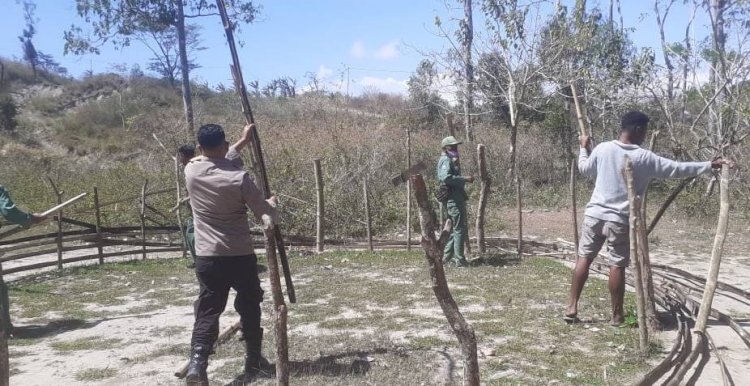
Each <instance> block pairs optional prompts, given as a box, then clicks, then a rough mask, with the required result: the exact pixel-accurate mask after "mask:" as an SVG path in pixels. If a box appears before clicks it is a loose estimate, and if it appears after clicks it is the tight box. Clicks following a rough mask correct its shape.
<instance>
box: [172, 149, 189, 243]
mask: <svg viewBox="0 0 750 386" xmlns="http://www.w3.org/2000/svg"><path fill="white" fill-rule="evenodd" d="M173 158H174V179H175V184H176V185H177V186H176V187H177V190H176V193H175V198H176V199H177V205H176V206H175V208H176V211H177V226H178V227H179V228H180V240H182V257H183V258H185V257H187V237H186V236H187V235H186V234H185V229H184V227H183V226H182V211H181V210H180V208H181V207H182V184H181V183H180V180H181V178H180V177H181V176H180V155H179V154H177V156H175V157H173Z"/></svg>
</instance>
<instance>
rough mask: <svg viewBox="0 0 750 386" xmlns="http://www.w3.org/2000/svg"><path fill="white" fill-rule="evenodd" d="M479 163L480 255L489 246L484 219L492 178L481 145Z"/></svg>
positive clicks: (478, 242) (478, 233)
mask: <svg viewBox="0 0 750 386" xmlns="http://www.w3.org/2000/svg"><path fill="white" fill-rule="evenodd" d="M477 162H478V163H479V165H477V166H478V169H479V180H480V181H481V183H482V187H481V188H480V190H479V205H477V226H476V228H477V229H476V231H477V250H479V253H485V252H487V246H486V245H485V243H484V217H485V212H486V211H487V198H488V197H489V195H490V183H491V181H490V176H489V173H487V157H486V154H485V146H484V145H482V144H481V143H480V144H479V145H477Z"/></svg>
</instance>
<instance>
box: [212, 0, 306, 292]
mask: <svg viewBox="0 0 750 386" xmlns="http://www.w3.org/2000/svg"><path fill="white" fill-rule="evenodd" d="M216 7H217V8H218V10H219V15H221V21H222V23H223V24H224V33H225V35H226V37H227V45H228V46H229V52H230V54H231V56H232V65H231V66H230V70H231V72H232V79H233V80H234V87H235V89H236V90H237V94H238V96H239V97H240V103H241V104H242V113H243V115H244V116H245V121H246V122H247V124H249V125H252V129H251V131H250V135H251V137H252V138H251V145H252V147H251V148H250V150H251V155H252V160H253V164H254V165H255V166H256V167H257V171H258V180H259V181H258V182H259V183H260V184H259V186H260V189H261V191H262V192H263V195H264V197H265V198H266V199H268V198H270V197H271V188H270V186H269V184H268V175H267V171H266V161H265V160H264V158H263V150H262V148H261V144H260V136H259V135H258V129H257V128H256V127H255V118H254V117H253V111H252V109H251V108H250V100H249V99H248V97H247V89H246V87H245V81H244V80H243V78H242V69H241V68H240V58H239V55H238V54H237V47H236V45H235V42H234V27H233V26H232V22H231V20H229V15H228V14H227V8H226V5H225V4H224V0H216ZM275 233H276V234H275V237H274V238H275V240H276V249H277V250H278V252H279V260H281V268H282V269H283V272H284V281H285V282H286V293H287V296H289V302H290V303H295V302H296V301H297V296H296V294H295V291H294V283H292V273H291V270H290V269H289V260H288V259H287V256H286V247H285V246H284V238H283V237H282V235H281V228H280V227H279V225H278V224H276V230H275Z"/></svg>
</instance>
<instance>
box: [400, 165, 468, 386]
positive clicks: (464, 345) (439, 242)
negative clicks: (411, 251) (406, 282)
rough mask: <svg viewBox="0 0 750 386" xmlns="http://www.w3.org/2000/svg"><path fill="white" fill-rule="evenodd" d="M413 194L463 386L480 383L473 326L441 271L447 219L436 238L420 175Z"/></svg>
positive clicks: (417, 177)
mask: <svg viewBox="0 0 750 386" xmlns="http://www.w3.org/2000/svg"><path fill="white" fill-rule="evenodd" d="M411 180H412V183H413V186H414V195H415V197H416V200H417V205H418V206H419V223H420V225H421V228H422V242H421V244H422V248H423V249H424V251H425V258H426V259H427V264H428V266H429V268H430V277H431V278H432V280H431V283H432V291H433V292H434V293H435V297H436V298H437V301H438V303H439V304H440V308H442V310H443V314H444V315H445V318H446V319H448V323H449V324H450V326H451V329H452V330H453V333H454V334H455V335H456V338H458V342H459V345H460V346H461V355H462V359H463V368H464V377H463V378H464V385H469V386H479V363H478V361H477V340H476V335H475V334H474V328H472V327H471V325H470V324H469V323H468V322H466V319H464V317H463V315H462V314H461V312H460V311H459V310H458V305H457V304H456V301H455V300H454V299H453V296H452V295H451V292H450V289H449V288H448V281H447V280H446V278H445V271H444V270H443V262H442V257H443V244H444V243H445V240H446V239H447V238H448V236H449V235H450V232H451V223H450V220H448V221H447V222H446V226H445V227H444V228H443V231H442V233H441V234H440V238H439V239H435V232H434V231H433V230H434V229H435V226H436V224H435V223H436V221H435V216H434V214H433V212H432V207H431V205H430V201H429V199H428V198H427V188H426V187H425V183H424V179H423V178H422V176H421V175H415V176H412V177H411Z"/></svg>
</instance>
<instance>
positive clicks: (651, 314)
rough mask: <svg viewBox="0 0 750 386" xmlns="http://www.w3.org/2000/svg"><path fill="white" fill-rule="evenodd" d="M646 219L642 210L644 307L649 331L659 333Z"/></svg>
mask: <svg viewBox="0 0 750 386" xmlns="http://www.w3.org/2000/svg"><path fill="white" fill-rule="evenodd" d="M641 205H643V202H641ZM645 218H646V216H645V214H644V213H643V210H642V209H641V214H640V216H639V218H638V229H637V232H638V233H637V235H638V240H637V245H638V253H639V256H638V257H639V261H640V263H641V275H642V278H643V290H644V295H645V300H644V303H645V304H644V305H645V307H646V323H648V329H649V331H659V330H661V322H660V321H659V317H658V314H657V313H656V295H655V293H654V279H653V273H652V272H651V257H650V256H649V246H648V235H647V234H646V221H645Z"/></svg>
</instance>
